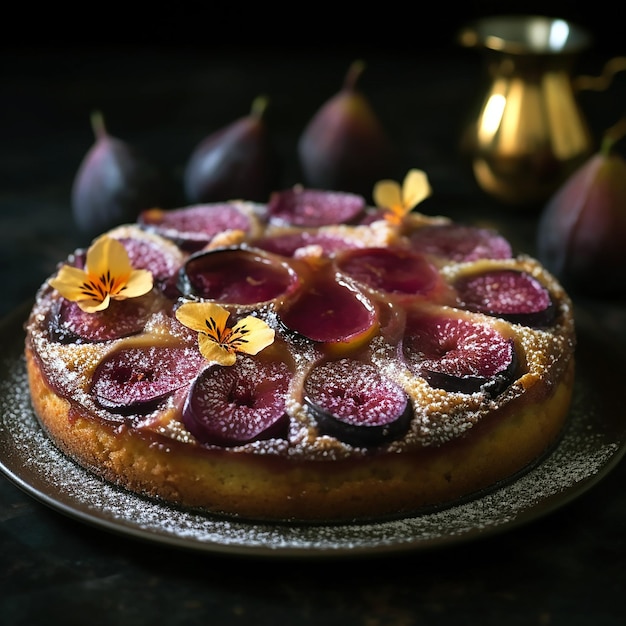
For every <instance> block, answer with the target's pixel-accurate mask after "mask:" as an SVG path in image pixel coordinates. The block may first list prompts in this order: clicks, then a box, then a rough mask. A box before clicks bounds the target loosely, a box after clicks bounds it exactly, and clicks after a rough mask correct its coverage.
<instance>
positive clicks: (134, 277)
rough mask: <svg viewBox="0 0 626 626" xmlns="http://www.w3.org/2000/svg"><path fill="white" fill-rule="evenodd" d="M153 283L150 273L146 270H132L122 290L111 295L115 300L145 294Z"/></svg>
mask: <svg viewBox="0 0 626 626" xmlns="http://www.w3.org/2000/svg"><path fill="white" fill-rule="evenodd" d="M152 285H153V280H152V273H151V272H149V271H148V270H133V271H132V272H131V274H130V277H129V279H128V282H127V283H126V287H124V289H123V291H120V292H119V293H118V294H116V295H115V296H113V297H114V298H115V299H116V300H123V299H125V298H137V297H138V296H143V295H145V294H147V293H148V292H149V291H150V290H151V289H152Z"/></svg>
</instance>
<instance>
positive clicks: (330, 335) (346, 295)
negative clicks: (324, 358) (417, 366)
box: [279, 271, 378, 354]
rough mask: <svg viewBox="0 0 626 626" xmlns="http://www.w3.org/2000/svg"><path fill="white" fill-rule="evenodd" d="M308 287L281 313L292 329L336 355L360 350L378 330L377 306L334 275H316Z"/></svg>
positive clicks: (281, 310) (287, 325) (286, 323)
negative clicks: (321, 344)
mask: <svg viewBox="0 0 626 626" xmlns="http://www.w3.org/2000/svg"><path fill="white" fill-rule="evenodd" d="M306 287H307V288H306V289H302V290H301V291H300V292H299V293H298V294H297V295H296V297H295V298H293V299H291V300H289V301H288V302H287V303H285V304H284V305H283V306H282V307H281V309H280V311H279V315H280V320H281V322H282V324H283V325H284V326H285V327H286V328H287V329H288V330H291V331H295V332H296V333H298V334H299V335H302V336H304V337H306V338H307V339H310V340H312V341H315V342H319V343H323V344H325V348H326V350H327V351H329V352H331V353H335V354H339V353H344V352H347V351H354V350H357V349H358V348H360V347H362V346H363V345H364V344H366V343H367V342H368V341H369V340H370V339H371V338H372V337H373V335H374V334H375V333H376V331H377V330H378V314H377V311H376V308H375V306H374V305H373V304H372V303H371V302H370V301H369V300H368V299H367V298H366V297H365V296H364V295H363V294H362V293H361V292H360V291H358V290H356V289H354V288H352V287H350V286H349V285H348V284H347V283H344V282H342V281H337V280H335V277H334V275H333V274H332V273H331V272H321V271H320V272H318V273H316V274H314V276H312V277H311V280H310V282H309V283H307V285H306Z"/></svg>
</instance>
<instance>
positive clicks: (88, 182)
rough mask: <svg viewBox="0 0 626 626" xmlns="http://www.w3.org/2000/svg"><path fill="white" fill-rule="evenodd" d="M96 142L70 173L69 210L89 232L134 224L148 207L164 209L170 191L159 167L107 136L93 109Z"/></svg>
mask: <svg viewBox="0 0 626 626" xmlns="http://www.w3.org/2000/svg"><path fill="white" fill-rule="evenodd" d="M91 125H92V128H93V132H94V135H95V143H94V144H93V146H92V147H91V148H90V149H89V151H88V152H87V154H86V155H85V157H84V158H83V161H82V162H81V164H80V167H79V169H78V171H77V173H76V176H75V177H74V182H73V186H72V213H73V216H74V221H75V223H76V225H77V226H78V228H79V229H80V230H81V231H83V232H85V233H87V234H88V235H90V236H94V235H97V234H99V233H101V232H104V231H105V230H108V229H110V228H113V227H114V226H118V225H119V224H123V223H127V222H134V221H135V219H136V218H137V216H138V215H139V213H140V212H141V211H142V210H144V209H148V208H152V207H156V206H161V207H164V208H165V206H166V205H167V204H168V202H169V196H168V194H170V193H171V189H170V187H169V186H168V182H167V178H166V176H165V174H164V172H163V171H161V169H160V168H159V167H158V166H157V165H156V164H154V163H152V162H151V161H149V160H148V159H147V158H146V157H145V156H144V155H142V154H140V152H139V151H138V150H137V149H136V148H135V147H134V146H131V145H130V144H129V143H127V142H125V141H122V140H121V139H118V138H116V137H112V136H111V135H110V134H109V133H108V132H107V129H106V126H105V123H104V118H103V116H102V114H101V113H100V112H99V111H96V112H94V113H92V115H91Z"/></svg>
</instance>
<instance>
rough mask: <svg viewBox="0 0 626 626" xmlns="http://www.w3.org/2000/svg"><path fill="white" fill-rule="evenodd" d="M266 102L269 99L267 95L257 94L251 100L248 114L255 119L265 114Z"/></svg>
mask: <svg viewBox="0 0 626 626" xmlns="http://www.w3.org/2000/svg"><path fill="white" fill-rule="evenodd" d="M268 102H269V101H268V98H267V96H264V95H261V96H257V97H256V98H255V99H254V100H253V102H252V108H251V111H250V114H251V115H252V116H253V117H256V118H257V119H261V118H262V117H263V115H265V110H266V109H267V105H268Z"/></svg>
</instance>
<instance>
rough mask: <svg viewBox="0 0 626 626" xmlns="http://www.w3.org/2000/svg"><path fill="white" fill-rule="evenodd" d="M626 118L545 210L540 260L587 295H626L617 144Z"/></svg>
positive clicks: (624, 164) (622, 181)
mask: <svg viewBox="0 0 626 626" xmlns="http://www.w3.org/2000/svg"><path fill="white" fill-rule="evenodd" d="M625 133H626V118H625V119H624V120H622V121H621V122H620V123H618V124H616V125H615V126H614V127H613V128H612V129H609V130H608V131H607V132H606V133H605V136H604V139H603V142H602V146H601V148H600V150H599V151H598V152H596V153H595V154H594V155H592V156H591V157H590V158H589V159H588V160H587V161H586V162H585V163H583V165H582V166H581V167H580V168H579V169H578V170H576V171H575V172H574V173H573V174H572V175H571V176H570V177H569V178H568V179H567V180H566V181H565V183H564V184H563V185H562V186H561V187H560V188H559V189H558V190H557V192H556V193H555V195H554V196H553V197H552V198H551V199H550V201H549V202H548V204H547V205H546V206H545V208H544V210H543V212H542V214H541V216H540V220H539V225H538V232H537V256H538V258H539V260H541V261H542V262H543V264H544V265H545V266H546V268H547V269H549V270H550V271H551V272H552V273H553V274H554V275H555V276H556V277H557V278H559V279H560V281H561V282H562V283H563V285H564V286H565V287H566V288H568V289H571V290H572V291H576V292H578V293H580V294H585V295H602V296H612V295H618V294H623V293H626V160H624V158H623V157H622V156H621V155H620V154H619V153H617V152H616V151H615V149H614V148H615V143H616V142H617V141H618V140H619V139H621V138H622V137H623V135H624V134H625Z"/></svg>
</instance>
